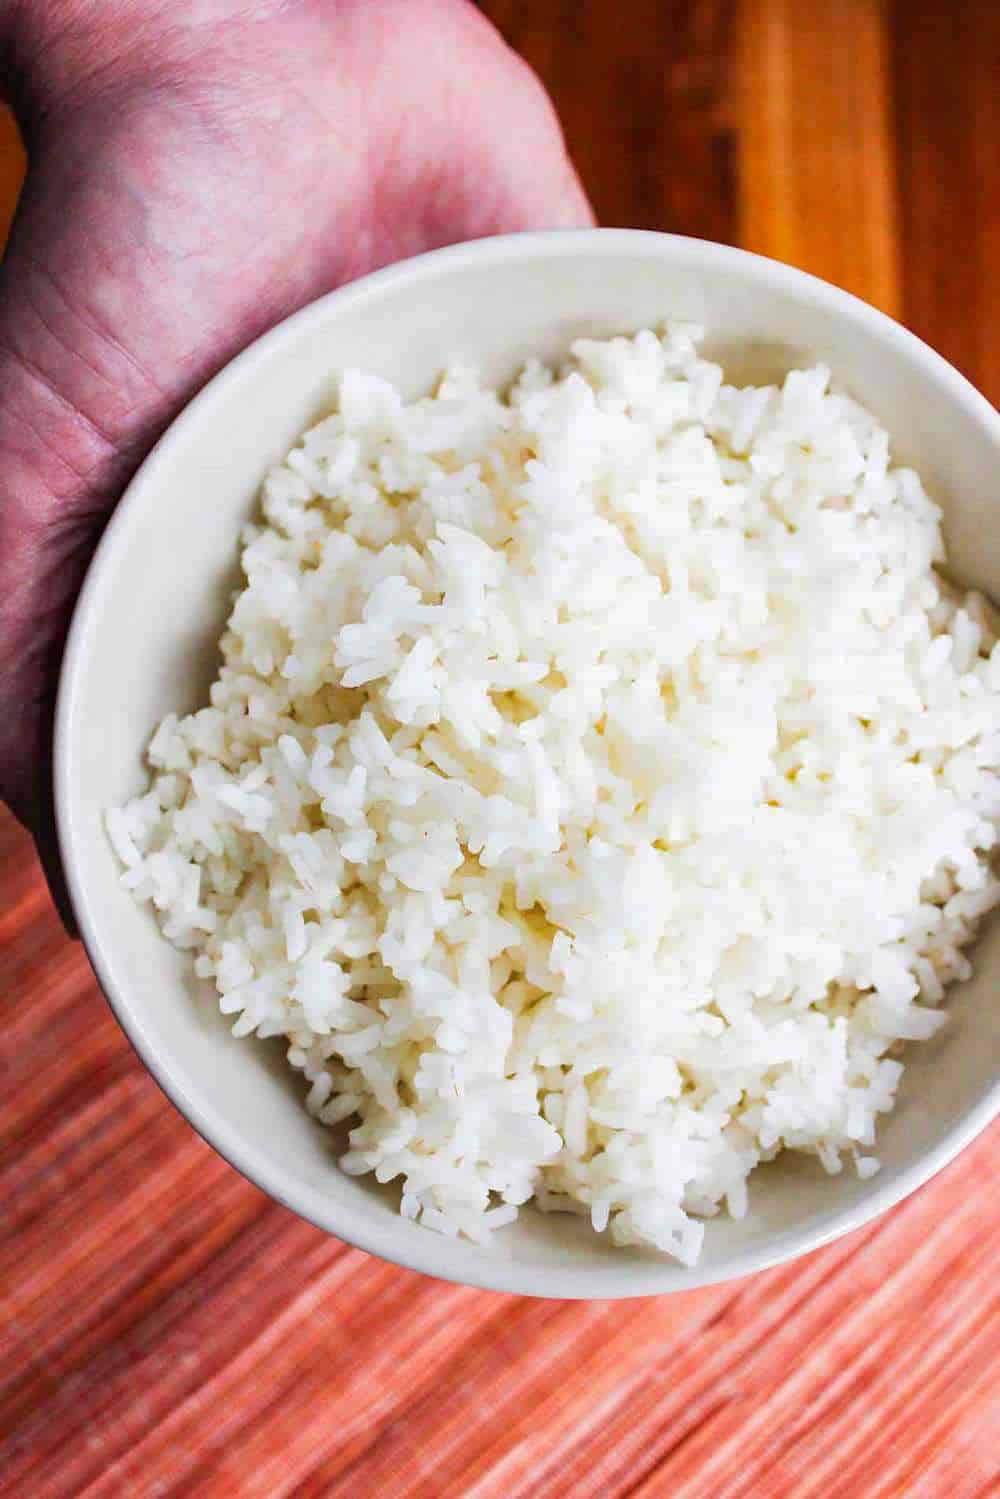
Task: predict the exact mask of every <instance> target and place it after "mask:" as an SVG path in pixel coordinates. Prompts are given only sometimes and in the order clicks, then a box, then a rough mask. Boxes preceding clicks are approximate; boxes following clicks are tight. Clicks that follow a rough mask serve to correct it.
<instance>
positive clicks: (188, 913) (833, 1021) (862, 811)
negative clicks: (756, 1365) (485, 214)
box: [108, 327, 1000, 1263]
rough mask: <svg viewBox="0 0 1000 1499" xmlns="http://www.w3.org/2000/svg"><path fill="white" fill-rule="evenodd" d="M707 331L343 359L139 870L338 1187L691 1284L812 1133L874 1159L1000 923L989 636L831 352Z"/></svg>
mask: <svg viewBox="0 0 1000 1499" xmlns="http://www.w3.org/2000/svg"><path fill="white" fill-rule="evenodd" d="M697 339H698V333H697V330H692V329H690V328H685V327H674V328H672V329H671V330H670V331H669V332H668V333H667V334H666V335H665V336H664V337H662V338H660V337H657V336H656V335H654V334H653V333H650V332H645V333H641V334H639V335H638V337H636V338H634V339H615V340H612V341H611V342H607V343H596V342H589V341H581V342H579V343H577V344H576V345H574V348H573V352H572V358H571V360H570V361H569V363H568V364H567V366H566V368H565V370H563V371H561V372H560V373H559V374H558V375H554V374H553V373H552V372H550V371H549V370H546V369H544V368H542V367H540V366H538V365H530V366H528V367H527V368H526V369H525V370H524V372H523V374H522V375H521V376H520V378H519V379H518V381H517V382H516V384H515V385H514V386H513V388H512V389H511V390H510V391H509V392H506V393H504V392H500V391H497V390H493V389H489V388H484V387H483V386H482V385H481V384H480V382H479V380H478V378H477V376H476V374H475V372H474V371H471V370H466V369H456V370H452V371H451V372H450V373H449V374H448V375H447V376H446V377H445V378H444V379H443V381H442V383H441V385H440V387H439V388H438V390H437V393H436V394H435V395H434V396H433V397H432V398H430V399H427V400H422V401H417V402H415V403H413V404H410V405H407V404H404V402H403V401H402V400H401V398H400V396H399V395H398V394H397V392H396V391H395V390H394V389H393V388H392V387H391V386H390V385H388V384H386V383H385V382H384V381H382V380H379V379H375V378H372V377H371V376H368V375H364V374H360V373H358V372H351V373H349V374H347V375H346V376H345V377H344V379H343V382H342V385H341V389H340V399H339V405H338V410H337V412H336V414H335V415H333V416H331V417H329V418H328V419H327V420H325V421H323V422H321V423H320V424H319V425H318V426H316V427H314V428H313V429H312V430H311V431H309V432H307V433H306V435H305V436H304V438H303V439H302V441H301V443H300V444H299V446H297V447H296V448H295V449H294V451H293V452H292V453H291V454H290V455H289V457H288V459H287V462H286V463H285V464H283V465H282V466H281V467H280V468H278V469H276V470H275V471H274V472H272V473H271V474H270V475H269V477H268V478H267V480H266V482H265V484H264V489H263V520H262V523H261V524H260V525H259V526H256V527H252V528H249V529H248V530H247V533H246V536H245V547H244V551H243V568H244V571H245V574H246V579H247V582H246V587H245V588H244V589H243V591H242V593H241V594H240V595H239V596H238V597H237V599H236V602H235V607H234V609H233V612H232V616H231V618H230V621H229V626H228V629H227V632H226V634H225V636H224V638H223V641H222V651H223V657H224V665H223V667H222V669H221V671H220V673H219V677H218V680H217V681H216V683H215V684H214V686H213V687H212V690H211V706H209V707H205V708H203V709H202V710H201V711H199V712H197V713H194V714H192V715H191V716H190V717H187V718H183V719H180V720H178V718H177V717H175V716H173V715H171V716H170V717H168V718H166V719H165V720H164V722H163V724H162V725H161V726H160V728H159V729H158V731H157V733H156V735H155V736H154V738H153V741H152V743H151V745H150V747H149V763H150V766H151V767H152V771H153V781H152V786H151V789H150V790H149V791H148V793H147V794H146V795H144V796H141V797H139V798H138V799H137V800H135V801H133V802H131V803H130V804H129V805H128V806H127V807H125V808H124V809H122V810H117V811H114V812H112V813H110V815H109V816H108V831H109V833H110V836H111V838H112V840H113V843H114V846H115V848H116V850H117V852H118V854H119V856H120V858H121V861H122V863H123V864H124V865H125V866H126V871H125V874H124V876H123V878H124V881H125V883H126V885H128V886H129V888H130V889H131V890H132V891H133V893H134V895H135V896H136V898H137V899H138V900H141V901H152V903H153V905H154V906H155V908H156V910H157V912H158V913H159V916H160V920H161V922H162V926H163V930H164V932H165V934H166V936H167V937H168V938H169V939H170V940H171V941H172V942H174V943H176V944H177V945H178V946H181V947H184V948H190V949H193V950H194V952H195V953H196V955H197V956H196V962H195V967H196V971H197V973H198V974H199V975H201V976H203V977H210V978H212V979H214V981H215V983H216V985H217V987H218V992H219V996H220V1000H219V1002H220V1005H221V1008H222V1010H223V1011H224V1012H225V1013H226V1014H227V1015H232V1016H233V1017H234V1018H235V1024H234V1027H233V1029H234V1031H235V1033H236V1034H237V1035H241V1036H246V1035H250V1034H256V1035H259V1036H279V1035H280V1036H284V1037H287V1039H288V1059H289V1061H290V1063H291V1065H292V1066H293V1067H295V1068H297V1069H299V1070H300V1071H301V1072H303V1073H304V1075H305V1078H306V1080H307V1082H308V1085H309V1092H308V1096H307V1098H306V1106H307V1108H308V1109H309V1110H310V1111H311V1112H312V1113H313V1114H314V1115H315V1116H316V1117H317V1118H318V1119H319V1120H321V1121H323V1122H325V1123H327V1124H336V1123H339V1122H340V1121H343V1120H347V1119H352V1120H353V1122H354V1127H353V1128H352V1129H351V1131H350V1147H349V1149H348V1150H347V1152H346V1154H345V1155H344V1156H343V1158H342V1161H341V1164H342V1166H343V1169H344V1170H345V1171H347V1172H350V1173H353V1174H358V1175H361V1174H363V1173H366V1172H374V1174H375V1175H376V1177H377V1178H378V1179H379V1180H380V1181H389V1180H392V1179H399V1180H401V1182H402V1197H401V1211H402V1213H403V1214H404V1215H405V1216H406V1217H408V1218H413V1219H418V1220H419V1221H420V1222H422V1223H424V1224H426V1225H427V1226H428V1227H431V1228H435V1229H439V1230H440V1231H442V1232H443V1233H447V1234H455V1233H461V1234H466V1235H468V1236H470V1237H471V1238H474V1239H481V1238H483V1237H484V1235H486V1234H487V1233H488V1232H489V1231H490V1230H491V1229H493V1228H496V1227H498V1226H500V1225H502V1224H505V1223H509V1222H510V1221H511V1220H512V1219H514V1218H515V1217H516V1216H517V1212H518V1209H519V1207H520V1206H521V1205H522V1204H524V1203H526V1202H528V1201H529V1199H532V1198H533V1199H534V1200H535V1202H536V1203H537V1204H538V1205H539V1206H540V1207H542V1208H543V1209H568V1210H570V1211H574V1212H582V1213H586V1214H588V1215H589V1216H590V1218H591V1221H592V1223H593V1225H594V1228H595V1229H597V1230H604V1229H605V1228H606V1229H607V1230H608V1232H609V1233H610V1234H611V1236H612V1237H613V1239H614V1240H615V1241H616V1242H617V1243H620V1244H631V1243H648V1244H652V1245H655V1246H656V1247H657V1248H659V1249H660V1250H662V1251H664V1252H666V1253H667V1254H670V1255H674V1256H676V1257H677V1258H678V1259H680V1260H682V1261H683V1262H685V1263H691V1262H693V1261H694V1260H695V1259H696V1258H697V1256H698V1253H699V1249H700V1246H701V1242H702V1235H703V1231H704V1225H703V1220H704V1219H705V1218H707V1217H711V1216H712V1215H713V1214H715V1213H717V1212H718V1211H720V1210H726V1211H728V1212H730V1213H731V1214H734V1215H737V1216H738V1215H741V1214H743V1213H744V1212H745V1211H746V1207H747V1178H748V1176H749V1175H750V1173H751V1171H752V1170H753V1169H754V1167H755V1166H756V1165H757V1164H758V1163H759V1162H761V1161H764V1160H769V1159H771V1158H772V1157H773V1156H775V1155H777V1154H778V1152H779V1151H781V1150H782V1149H791V1150H798V1151H806V1152H809V1153H812V1154H815V1155H817V1156H818V1157H819V1159H820V1160H821V1161H822V1163H823V1165H824V1166H825V1167H826V1168H827V1170H829V1171H831V1172H834V1171H839V1170H840V1169H841V1164H842V1159H843V1158H844V1157H847V1158H848V1159H853V1161H854V1163H855V1164H856V1167H857V1169H858V1171H859V1172H860V1173H861V1175H862V1176H868V1175H871V1174H872V1173H873V1172H874V1171H875V1170H877V1167H878V1163H877V1158H876V1157H875V1156H874V1155H873V1154H872V1148H873V1146H874V1143H875V1126H876V1120H877V1117H878V1115H879V1114H880V1113H884V1112H885V1111H887V1110H889V1109H890V1108H891V1107H892V1103H893V1097H894V1094H895V1091H896V1087H897V1084H898V1082H899V1077H900V1072H901V1065H900V1063H899V1061H898V1060H896V1053H897V1051H898V1049H899V1048H898V1045H897V1043H899V1042H902V1041H910V1040H914V1041H919V1040H922V1039H924V1038H926V1037H929V1036H931V1035H933V1034H934V1033H935V1032H936V1031H937V1029H938V1027H939V1026H940V1025H941V1023H942V1018H943V1017H942V1014H941V1012H940V1011H939V1009H938V1006H939V1004H940V1002H941V1000H942V998H943V996H944V992H945V989H946V987H947V986H948V985H949V984H950V983H951V982H952V981H953V980H955V979H958V978H963V977H965V976H966V975H967V974H968V972H969V964H968V962H967V960H966V958H965V956H963V952H962V949H963V947H964V946H965V944H966V943H967V942H968V941H969V940H970V938H971V937H972V935H973V933H974V931H975V928H976V924H977V922H978V920H979V918H980V916H981V915H982V914H983V913H984V912H985V911H986V910H987V909H988V908H989V907H990V906H992V905H993V904H994V903H995V902H996V901H997V899H998V891H1000V886H998V882H997V880H996V879H995V878H994V877H993V875H992V873H991V870H990V866H989V862H988V853H989V850H990V849H991V848H992V847H993V844H994V841H995V838H996V833H997V827H998V823H1000V795H998V784H1000V783H998V781H997V777H996V772H997V769H998V767H1000V648H997V647H996V646H995V640H996V630H995V628H994V625H993V623H992V622H991V617H990V611H989V610H988V608H987V606H986V605H985V603H984V601H983V600H982V599H981V598H979V597H977V596H975V595H968V596H960V595H958V594H957V593H956V592H954V590H952V589H951V588H949V587H948V586H947V585H945V584H944V583H943V582H942V580H941V579H940V578H939V577H938V576H937V575H936V573H935V571H934V564H935V563H940V562H942V561H943V560H944V553H943V548H942V543H941V536H940V531H939V511H938V509H937V507H936V506H935V505H934V504H933V503H932V502H931V500H930V499H929V498H928V497H927V495H926V494H925V492H924V490H923V488H922V486H921V483H920V480H919V479H918V477H917V476H916V474H914V473H912V472H910V471H908V470H906V469H903V468H896V467H893V466H892V464H891V461H890V456H889V443H888V438H887V436H886V433H885V432H884V431H883V430H882V429H881V428H880V427H879V425H878V424H877V423H876V422H875V420H874V419H873V418H872V417H871V416H870V415H869V414H868V413H867V412H865V411H864V410H862V409H861V407H859V406H858V405H857V404H855V403H854V402H853V401H852V400H850V399H848V398H847V397H846V396H845V395H842V394H837V393H831V391H830V388H829V374H828V372H827V371H826V370H825V369H813V370H809V371H797V372H794V373H792V374H790V375H789V376H788V378H787V380H786V381H785V383H784V385H783V386H782V387H781V388H780V389H779V388H777V387H770V388H767V389H751V388H747V389H734V388H732V387H731V386H727V385H726V384H724V381H723V373H722V371H721V370H720V369H719V368H718V367H717V366H715V365H714V364H711V363H708V362H706V361H705V360H703V359H701V358H699V356H698V353H697Z"/></svg>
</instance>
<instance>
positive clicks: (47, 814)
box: [0, 0, 590, 905]
mask: <svg viewBox="0 0 1000 1499" xmlns="http://www.w3.org/2000/svg"><path fill="white" fill-rule="evenodd" d="M5 10H6V16H4V11H5ZM4 20H5V21H6V35H5V36H3V35H2V34H0V42H5V43H6V52H7V56H8V58H11V57H12V58H14V59H15V60H16V69H15V70H14V78H13V93H14V100H15V103H16V104H17V106H18V107H19V113H20V115H21V123H22V128H23V129H24V131H25V134H26V138H27V144H28V153H29V175H28V180H27V183H26V186H25V189H24V194H23V197H22V201H21V205H20V208H19V211H18V216H17V220H16V223H15V227H14V231H13V235H12V238H11V242H10V245H9V249H8V255H7V258H6V261H5V262H4V265H3V268H2V274H0V482H2V485H3V489H2V494H3V502H2V507H0V795H2V796H3V798H4V799H5V800H7V801H8V802H9V803H10V805H11V806H12V807H13V809H14V811H15V812H16V814H17V815H18V816H19V817H20V818H21V819H22V821H24V822H25V823H27V825H28V826H29V827H30V828H31V829H32V830H33V832H34V833H35V836H36V839H37V841H38V843H39V848H40V851H41V853H42V857H43V861H44V863H45V865H46V869H47V872H48V874H49V879H50V884H52V886H53V890H54V892H55V893H56V895H57V898H58V897H59V896H60V894H61V889H60V888H59V875H58V861H57V859H56V856H55V843H54V836H53V824H52V813H51V804H50V786H49V764H50V734H51V719H52V707H53V699H54V692H55V684H56V677H57V672H58V665H59V658H60V655H61V651H62V645H63V641H64V637H65V632H66V627H67V624H68V619H69V614H70V611H71V608H72V604H73V601H74V599H75V597H76V593H77V590H78V588H79V585H80V581H81V578H82V574H83V572H84V569H85V567H86V564H87V561H88V559H89V556H90V553H91V551H92V549H93V546H94V543H95V541H96V539H97V536H98V535H99V533H100V530H101V528H102V526H103V524H104V522H105V521H106V519H107V517H108V514H109V512H110V511H111V509H112V508H113V506H114V504H115V502H116V500H117V499H118V496H119V495H120V494H121V492H122V489H123V487H124V485H125V483H126V482H127V480H128V478H129V477H130V475H131V473H132V472H133V471H134V469H135V468H136V466H137V464H138V463H139V461H140V460H141V458H142V457H143V455H144V454H145V453H146V451H147V450H148V449H149V447H150V446H151V444H152V443H153V442H154V441H155V439H156V437H157V436H158V435H159V433H160V432H161V431H162V430H163V428H164V427H165V426H166V424H167V423H168V422H169V421H170V420H171V418H172V417H173V416H174V414H175V413H176V412H177V411H178V409H179V408H180V407H181V406H182V405H183V404H184V402H185V401H186V400H187V399H188V397H189V396H190V395H191V394H192V393H193V392H194V391H195V390H196V389H197V388H198V387H199V386H200V385H201V384H203V382H204V381H205V380H206V378H207V377H208V376H210V375H211V374H212V373H213V372H214V371H215V370H217V369H218V368H219V367H220V366H221V365H222V364H224V363H225V362H226V360H228V359H229V358H230V357H231V356H232V355H233V354H234V353H235V352H236V351H237V350H238V349H240V348H241V347H242V346H243V345H245V344H246V343H248V342H249V341H250V340H251V339H252V338H254V337H255V336H256V335H257V334H258V333H260V332H261V331H263V330H264V329H265V328H267V327H269V326H270V325H271V324H273V323H275V322H277V321H278V320H279V319H280V318H283V317H285V316H286V315H287V314H288V313H290V312H292V311H294V309H295V308H297V307H301V306H302V305H303V303H305V302H308V301H310V300H311V299H312V298H314V297H316V296H318V295H319V294H320V293H322V292H324V291H327V290H329V289H330V288H331V287H334V286H337V285H339V284H340V283H341V282H344V281H348V280H350V279H351V278H352V277H356V276H359V275H362V274H363V273H364V272H366V271H369V270H371V269H373V268H374V267H376V266H379V265H383V264H386V263H387V262H390V261H393V260H397V259H399V258H401V257H403V256H407V255H413V254H416V253H418V252H419V251H421V250H426V249H430V248H432V247H433V246H436V245H443V244H447V243H449V242H452V241H457V240H462V239H470V238H475V237H477V236H480V235H486V234H496V233H503V232H506V231H512V230H520V229H529V228H539V227H559V226H573V225H578V224H586V223H588V222H589V221H590V213H589V209H588V206H587V202H586V199H585V197H584V196H583V193H582V191H581V189H580V186H579V183H578V182H577V179H576V176H575V174H574V172H573V170H572V167H571V166H570V164H569V162H568V161H567V158H566V154H565V150H564V147H563V143H562V138H561V135H560V131H559V127H558V123H557V121H556V119H555V116H554V114H553V111H552V108H551V105H550V104H549V101H548V99H547V97H546V95H545V93H544V92H543V90H542V89H541V87H540V86H539V84H538V82H537V80H536V79H535V78H534V76H533V75H532V74H531V73H530V71H529V70H528V69H527V67H526V66H525V65H524V63H522V62H521V61H520V59H518V58H517V57H516V56H515V55H514V54H513V53H511V52H510V51H509V50H508V49H507V47H506V46H505V45H504V43H503V42H502V41H501V39H500V38H499V36H498V35H497V34H496V32H495V31H494V30H493V29H492V27H491V26H490V25H489V24H488V23H487V22H486V21H485V20H484V19H483V17H482V16H481V15H480V14H479V13H478V12H477V11H476V10H475V8H474V7H473V6H472V4H471V3H468V0H9V3H8V4H7V5H6V6H4V5H3V4H2V3H0V28H2V26H3V24H4ZM60 904H61V905H62V901H60Z"/></svg>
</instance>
